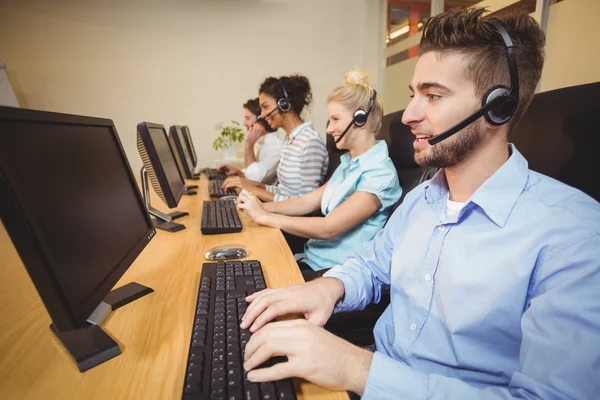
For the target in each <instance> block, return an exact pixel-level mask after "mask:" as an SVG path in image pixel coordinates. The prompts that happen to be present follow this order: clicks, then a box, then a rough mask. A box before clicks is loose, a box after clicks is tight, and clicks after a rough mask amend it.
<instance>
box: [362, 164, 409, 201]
mask: <svg viewBox="0 0 600 400" xmlns="http://www.w3.org/2000/svg"><path fill="white" fill-rule="evenodd" d="M356 191H360V192H367V193H371V194H374V195H375V196H377V198H378V199H379V202H380V203H381V208H380V210H385V209H387V208H388V207H392V206H393V205H394V204H396V202H397V201H398V200H400V196H401V195H402V188H401V187H400V183H399V182H398V175H397V174H396V170H395V169H394V168H390V169H388V168H377V169H374V170H370V171H368V172H367V173H365V174H363V175H362V176H361V177H360V180H359V181H358V184H357V186H356Z"/></svg>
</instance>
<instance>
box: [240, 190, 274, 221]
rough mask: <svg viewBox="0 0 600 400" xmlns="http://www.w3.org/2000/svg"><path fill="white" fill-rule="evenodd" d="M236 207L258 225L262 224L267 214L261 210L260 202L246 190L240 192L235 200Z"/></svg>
mask: <svg viewBox="0 0 600 400" xmlns="http://www.w3.org/2000/svg"><path fill="white" fill-rule="evenodd" d="M237 205H238V208H239V209H240V210H245V211H246V212H247V213H248V215H250V218H252V219H253V220H254V221H256V222H258V223H259V224H260V223H263V222H264V219H265V217H266V216H267V214H268V213H267V212H266V211H265V210H263V208H262V202H261V201H260V200H259V199H258V198H257V197H256V196H255V195H253V194H252V193H250V192H249V191H248V190H242V191H241V192H240V195H239V196H238V199H237Z"/></svg>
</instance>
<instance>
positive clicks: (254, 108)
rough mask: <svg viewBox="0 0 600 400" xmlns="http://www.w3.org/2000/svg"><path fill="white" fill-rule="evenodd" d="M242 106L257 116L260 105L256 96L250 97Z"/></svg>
mask: <svg viewBox="0 0 600 400" xmlns="http://www.w3.org/2000/svg"><path fill="white" fill-rule="evenodd" d="M244 108H245V109H246V110H248V111H250V112H251V113H252V114H254V115H256V116H257V117H258V116H259V115H260V105H259V102H258V98H256V99H250V100H248V101H247V102H245V103H244Z"/></svg>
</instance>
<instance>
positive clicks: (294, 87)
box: [258, 75, 312, 115]
mask: <svg viewBox="0 0 600 400" xmlns="http://www.w3.org/2000/svg"><path fill="white" fill-rule="evenodd" d="M282 83H283V85H284V86H285V91H286V92H287V94H288V98H289V100H290V104H291V105H292V109H293V111H294V112H295V113H296V114H298V115H300V113H301V112H302V110H304V108H305V107H306V106H308V105H309V104H310V103H311V101H312V92H311V91H310V82H309V81H308V78H306V77H305V76H302V75H291V76H282V77H281V78H279V79H277V78H274V77H272V76H270V77H268V78H267V79H265V81H264V82H263V83H262V84H261V85H260V88H259V89H258V93H264V94H268V95H269V96H271V97H273V98H274V99H275V100H278V99H280V98H282V97H285V96H284V94H283V88H282V86H281V85H282Z"/></svg>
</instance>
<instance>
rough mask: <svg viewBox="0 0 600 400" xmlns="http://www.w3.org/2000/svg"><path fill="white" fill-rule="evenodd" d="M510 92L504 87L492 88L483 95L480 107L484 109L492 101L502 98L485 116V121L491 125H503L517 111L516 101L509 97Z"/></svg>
mask: <svg viewBox="0 0 600 400" xmlns="http://www.w3.org/2000/svg"><path fill="white" fill-rule="evenodd" d="M509 93H510V90H509V89H508V88H507V87H506V86H500V85H499V86H494V87H492V88H490V89H489V90H488V91H487V92H485V94H484V95H483V99H482V101H481V106H482V107H484V106H486V105H487V104H489V103H490V102H491V101H493V100H494V99H497V98H498V97H503V100H502V101H501V102H500V103H499V104H498V106H497V107H494V108H493V109H492V110H490V111H489V112H487V113H486V114H485V119H486V121H487V122H489V123H490V124H492V125H504V124H506V123H507V122H508V121H510V118H511V117H512V116H513V114H514V113H515V111H516V110H517V104H518V101H517V100H516V99H515V98H514V97H512V96H510V95H509Z"/></svg>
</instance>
